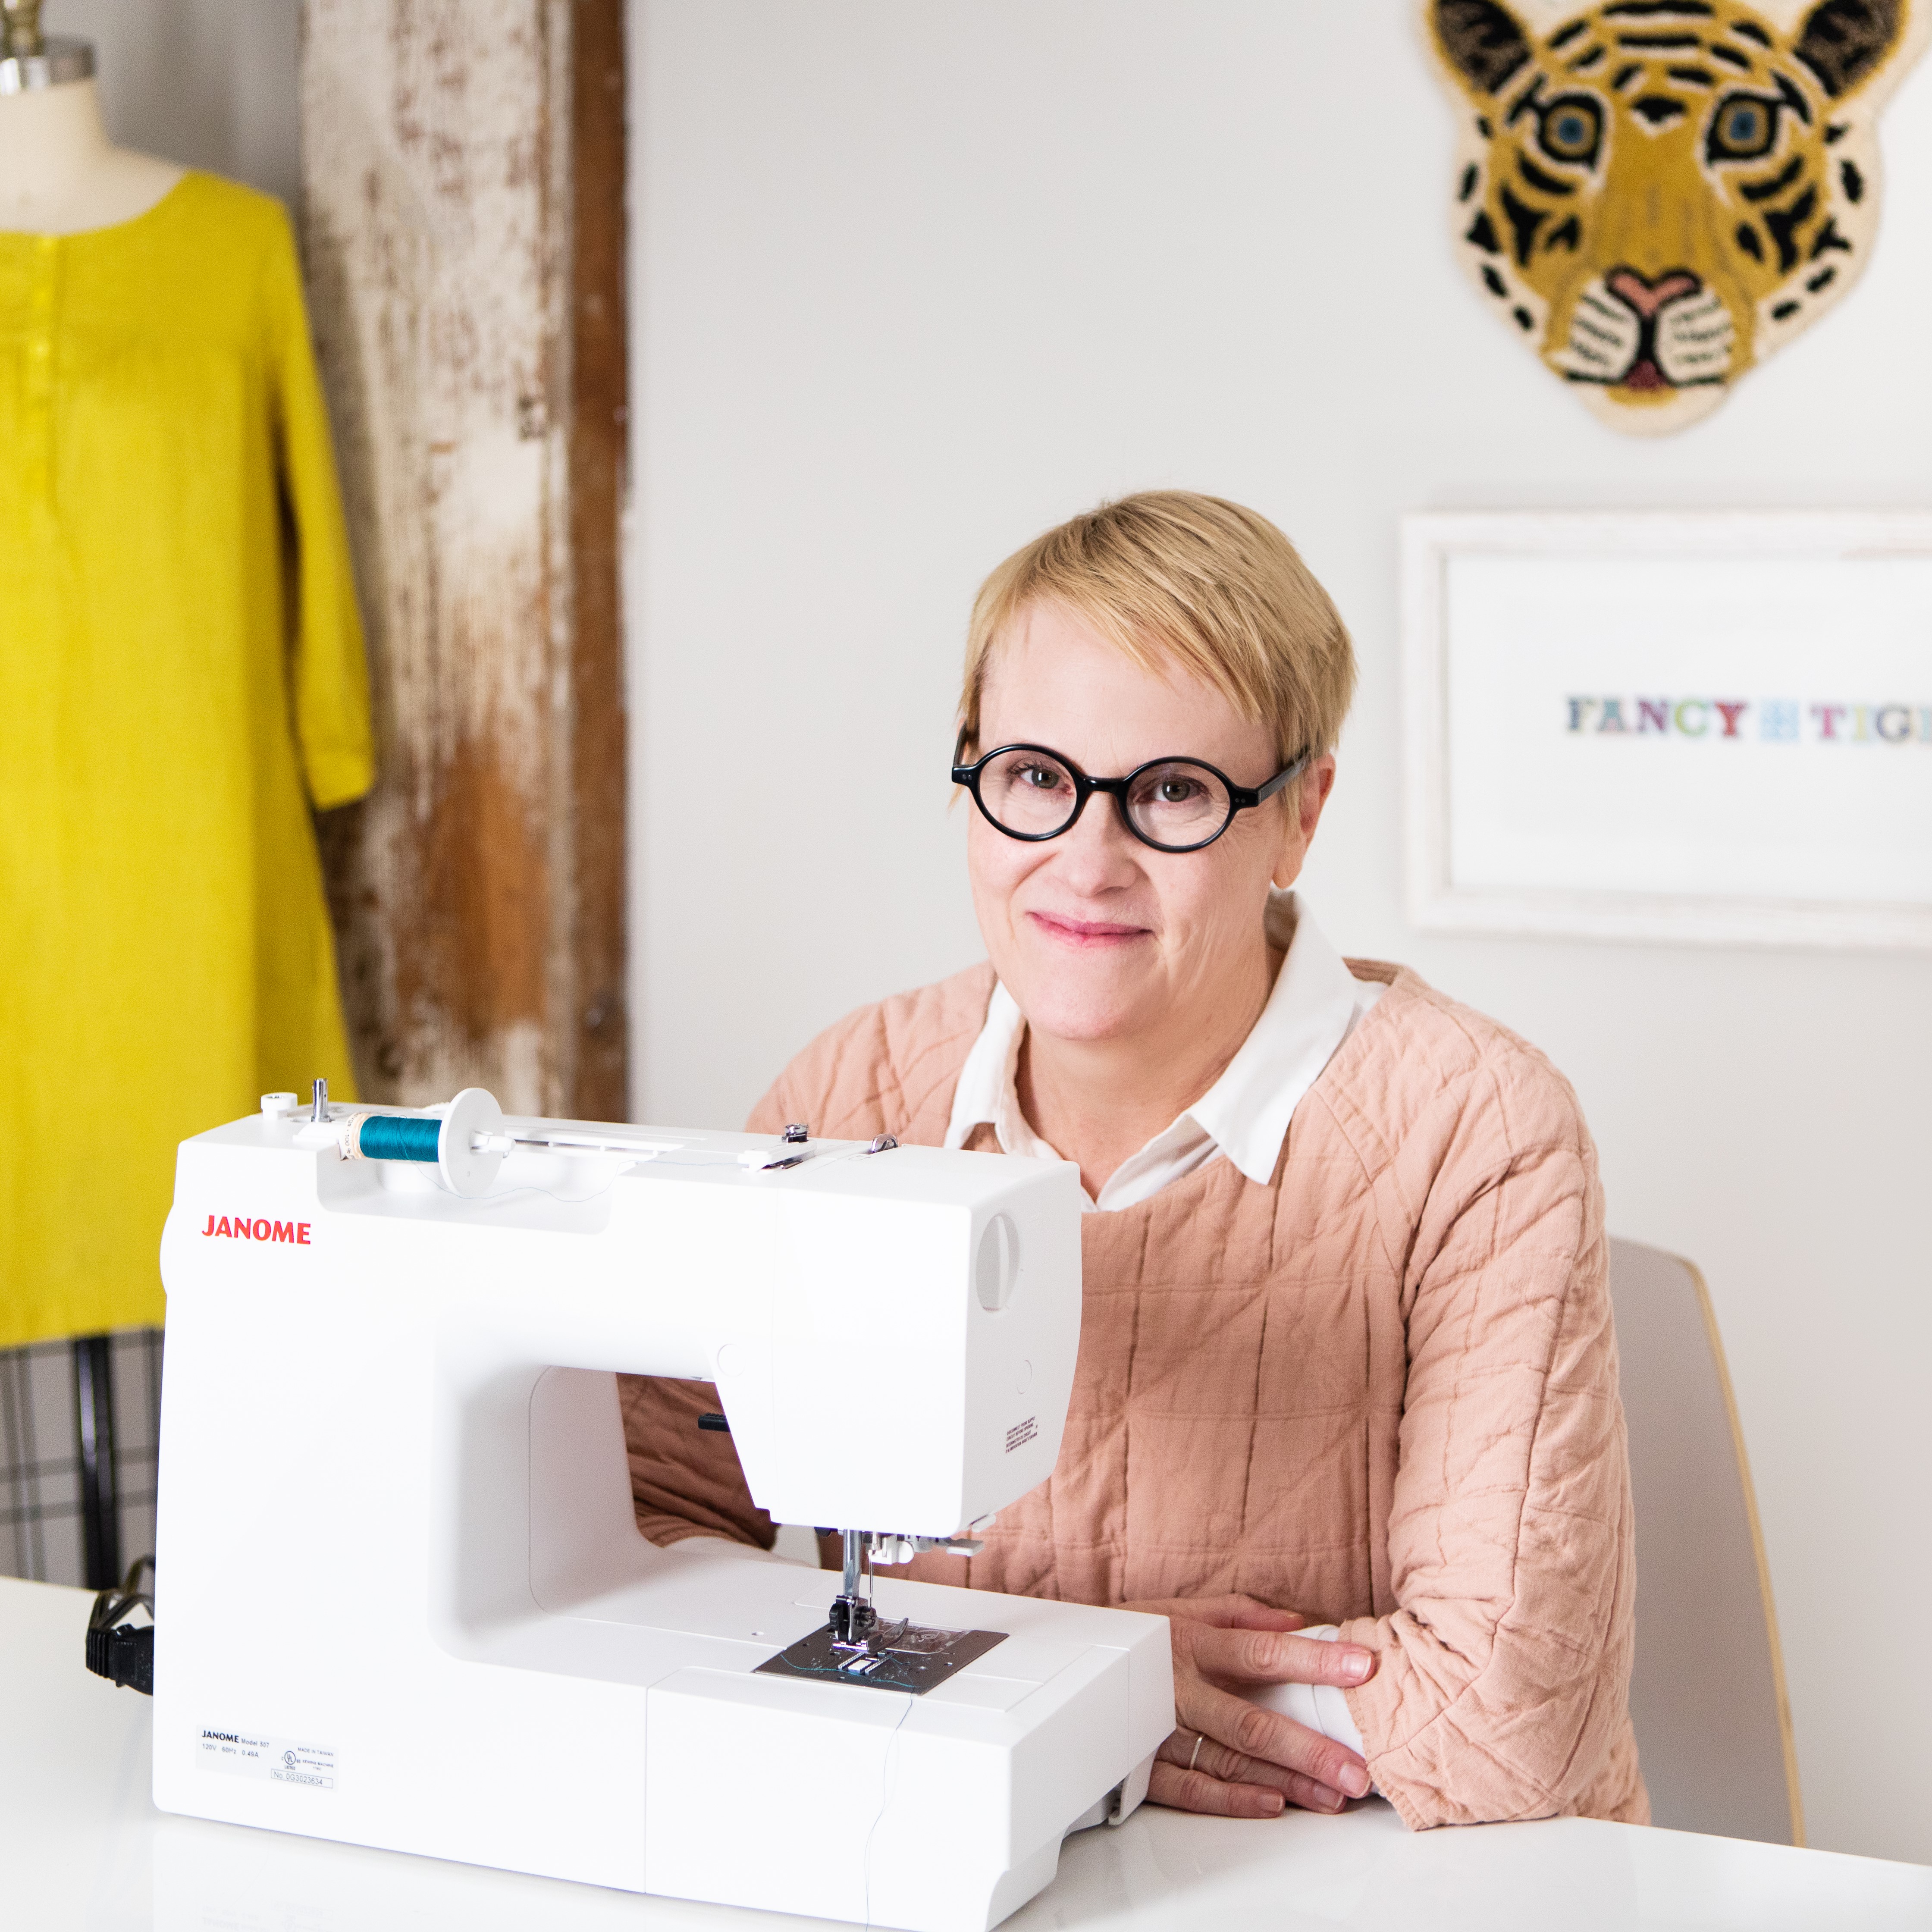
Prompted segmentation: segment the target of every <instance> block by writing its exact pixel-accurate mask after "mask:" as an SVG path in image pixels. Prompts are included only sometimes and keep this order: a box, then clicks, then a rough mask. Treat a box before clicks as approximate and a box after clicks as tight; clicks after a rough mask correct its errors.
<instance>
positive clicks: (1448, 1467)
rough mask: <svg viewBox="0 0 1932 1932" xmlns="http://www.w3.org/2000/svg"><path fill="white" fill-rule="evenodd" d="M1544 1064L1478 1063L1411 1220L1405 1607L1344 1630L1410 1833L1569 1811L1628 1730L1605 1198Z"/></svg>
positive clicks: (1631, 1570)
mask: <svg viewBox="0 0 1932 1932" xmlns="http://www.w3.org/2000/svg"><path fill="white" fill-rule="evenodd" d="M1538 1074H1539V1076H1540V1077H1535V1078H1530V1079H1516V1080H1512V1079H1510V1078H1509V1077H1508V1076H1502V1077H1495V1076H1490V1075H1484V1076H1479V1078H1478V1087H1479V1089H1480V1090H1481V1091H1478V1093H1476V1094H1475V1095H1474V1096H1473V1097H1465V1098H1464V1099H1463V1101H1462V1103H1460V1106H1459V1107H1458V1109H1457V1113H1458V1116H1459V1118H1458V1120H1457V1124H1456V1126H1455V1127H1454V1130H1453V1132H1452V1133H1451V1136H1450V1139H1449V1148H1448V1154H1447V1155H1446V1157H1445V1159H1444V1160H1443V1161H1442V1164H1441V1166H1440V1168H1439V1170H1438V1172H1436V1173H1435V1174H1434V1175H1433V1176H1432V1177H1431V1178H1430V1184H1429V1186H1428V1187H1427V1193H1426V1195H1425V1196H1424V1200H1423V1205H1422V1208H1421V1213H1420V1214H1419V1215H1418V1214H1415V1211H1414V1209H1413V1207H1412V1208H1410V1209H1409V1211H1408V1213H1407V1214H1405V1215H1404V1216H1403V1219H1404V1220H1406V1224H1407V1226H1408V1227H1409V1229H1410V1230H1412V1235H1413V1246H1412V1248H1411V1250H1410V1254H1411V1256H1412V1259H1411V1262H1410V1264H1409V1282H1408V1286H1409V1291H1410V1293H1411V1295H1412V1301H1411V1304H1410V1310H1409V1319H1408V1324H1407V1327H1408V1345H1409V1375H1408V1384H1407V1391H1406V1400H1405V1404H1404V1411H1403V1421H1402V1426H1401V1437H1400V1443H1401V1448H1400V1469H1399V1472H1398V1474H1397V1478H1396V1482H1395V1491H1394V1507H1393V1509H1392V1511H1391V1517H1390V1529H1389V1561H1390V1587H1391V1593H1392V1595H1394V1599H1395V1602H1396V1604H1397V1608H1396V1609H1395V1610H1394V1612H1393V1613H1391V1614H1390V1615H1388V1616H1383V1617H1379V1618H1366V1617H1363V1618H1356V1619H1352V1620H1350V1621H1349V1622H1347V1623H1345V1624H1344V1625H1343V1626H1342V1632H1341V1634H1342V1636H1343V1638H1344V1639H1345V1640H1347V1641H1349V1642H1351V1643H1361V1644H1366V1645H1367V1646H1369V1647H1370V1648H1371V1649H1374V1650H1376V1652H1379V1655H1380V1661H1379V1666H1378V1668H1377V1671H1376V1675H1375V1676H1373V1678H1371V1679H1370V1681H1369V1682H1367V1684H1365V1685H1361V1687H1360V1688H1357V1689H1355V1690H1352V1691H1349V1693H1348V1700H1349V1708H1350V1710H1351V1712H1352V1715H1354V1717H1355V1721H1356V1723H1357V1724H1358V1727H1360V1729H1361V1733H1362V1735H1363V1737H1364V1740H1365V1742H1366V1745H1367V1750H1366V1756H1367V1759H1368V1763H1369V1769H1370V1774H1371V1775H1372V1776H1373V1778H1374V1779H1375V1781H1376V1785H1377V1786H1378V1787H1379V1788H1380V1790H1382V1793H1384V1795H1385V1796H1387V1797H1388V1798H1389V1799H1391V1802H1393V1803H1394V1805H1395V1806H1396V1808H1397V1810H1398V1811H1400V1813H1401V1814H1402V1815H1403V1818H1404V1819H1405V1820H1406V1821H1407V1823H1409V1825H1410V1826H1412V1828H1417V1829H1420V1828H1421V1827H1424V1826H1433V1825H1444V1824H1472V1823H1482V1822H1486V1821H1493V1820H1503V1819H1514V1818H1535V1817H1550V1816H1553V1815H1556V1814H1564V1813H1567V1812H1571V1811H1575V1810H1576V1809H1577V1806H1578V1805H1579V1802H1580V1801H1581V1800H1582V1799H1583V1796H1584V1793H1586V1790H1588V1789H1589V1787H1590V1786H1591V1785H1592V1784H1593V1782H1594V1781H1595V1780H1596V1779H1597V1778H1598V1776H1599V1775H1600V1774H1601V1773H1602V1772H1604V1770H1605V1769H1606V1766H1607V1764H1608V1763H1609V1762H1610V1758H1611V1756H1612V1754H1613V1751H1616V1749H1617V1748H1619V1745H1620V1740H1622V1737H1623V1735H1624V1714H1625V1710H1626V1709H1627V1697H1628V1688H1629V1682H1630V1670H1631V1654H1632V1649H1633V1643H1634V1635H1633V1613H1634V1592H1635V1585H1636V1574H1635V1558H1634V1549H1633V1528H1634V1526H1633V1518H1632V1513H1631V1493H1630V1472H1629V1464H1628V1456H1627V1453H1626V1449H1625V1436H1624V1422H1623V1411H1622V1404H1621V1403H1620V1402H1619V1398H1618V1394H1617V1355H1616V1340H1615V1337H1614V1334H1613V1330H1612V1326H1611V1319H1610V1293H1609V1283H1608V1273H1609V1252H1608V1248H1607V1243H1606V1241H1605V1238H1604V1214H1603V1196H1602V1190H1601V1187H1599V1185H1598V1178H1597V1163H1596V1153H1595V1148H1594V1147H1593V1146H1592V1144H1591V1142H1590V1140H1589V1135H1588V1133H1587V1132H1586V1130H1585V1129H1584V1127H1583V1122H1582V1121H1581V1119H1580V1117H1579V1115H1578V1114H1577V1109H1576V1105H1575V1102H1574V1098H1573V1097H1571V1095H1570V1094H1569V1091H1568V1088H1567V1087H1566V1086H1565V1085H1564V1084H1563V1082H1562V1081H1561V1080H1560V1079H1559V1077H1558V1076H1556V1074H1555V1073H1553V1071H1551V1070H1549V1069H1548V1068H1547V1066H1541V1064H1540V1063H1539V1068H1538ZM1390 1185H1391V1190H1392V1191H1394V1192H1402V1191H1404V1190H1403V1187H1402V1184H1401V1183H1400V1181H1394V1182H1391V1184H1390ZM1406 1191H1407V1192H1408V1194H1409V1201H1410V1202H1412V1203H1413V1202H1414V1201H1415V1198H1416V1190H1415V1189H1414V1188H1413V1187H1411V1188H1409V1190H1406ZM1387 1225H1388V1223H1386V1222H1385V1226H1387Z"/></svg>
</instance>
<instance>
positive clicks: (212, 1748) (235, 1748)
mask: <svg viewBox="0 0 1932 1932" xmlns="http://www.w3.org/2000/svg"><path fill="white" fill-rule="evenodd" d="M195 1761H196V1763H197V1764H199V1766H200V1767H201V1769H202V1770H203V1771H214V1772H223V1773H225V1774H226V1775H227V1776H229V1777H230V1778H266V1779H268V1780H269V1781H271V1782H272V1783H274V1784H299V1785H305V1786H307V1787H308V1788H309V1789H310V1790H312V1791H333V1790H335V1751H334V1749H333V1748H332V1747H331V1746H329V1745H311V1744H303V1743H301V1742H298V1741H297V1740H296V1739H294V1738H266V1737H260V1736H254V1735H252V1734H251V1733H248V1732H247V1731H224V1730H214V1729H210V1730H204V1731H203V1732H202V1734H201V1736H200V1737H199V1739H197V1740H196V1754H195Z"/></svg>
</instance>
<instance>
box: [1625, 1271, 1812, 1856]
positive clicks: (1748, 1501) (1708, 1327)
mask: <svg viewBox="0 0 1932 1932" xmlns="http://www.w3.org/2000/svg"><path fill="white" fill-rule="evenodd" d="M1658 1252H1659V1253H1667V1254H1668V1253H1670V1250H1667V1249H1661V1250H1658ZM1670 1259H1672V1260H1673V1261H1674V1262H1679V1263H1681V1264H1682V1266H1683V1267H1684V1268H1685V1271H1686V1272H1688V1274H1689V1275H1690V1277H1691V1286H1693V1287H1694V1289H1696V1291H1697V1307H1698V1310H1699V1312H1700V1313H1701V1314H1702V1315H1703V1318H1704V1333H1705V1335H1706V1337H1707V1338H1708V1339H1709V1342H1710V1344H1711V1359H1712V1361H1714V1362H1715V1364H1717V1368H1718V1388H1720V1389H1721V1391H1723V1394H1724V1415H1725V1418H1726V1419H1727V1421H1729V1422H1730V1425H1731V1445H1732V1447H1733V1449H1734V1450H1735V1451H1736V1453H1737V1459H1738V1479H1739V1482H1740V1483H1741V1484H1742V1485H1743V1488H1744V1496H1745V1518H1746V1520H1747V1521H1748V1523H1750V1525H1751V1554H1752V1556H1754V1558H1755V1559H1757V1581H1758V1595H1759V1596H1760V1598H1761V1599H1762V1600H1763V1604H1764V1628H1765V1636H1766V1640H1768V1642H1769V1644H1770V1646H1771V1676H1772V1685H1773V1687H1774V1688H1775V1691H1776V1692H1777V1697H1778V1739H1779V1742H1781V1744H1782V1745H1783V1746H1784V1794H1785V1798H1786V1800H1787V1803H1788V1804H1789V1805H1790V1810H1791V1842H1792V1843H1793V1844H1794V1845H1797V1846H1802V1845H1803V1844H1804V1843H1805V1798H1804V1793H1803V1792H1802V1790H1801V1789H1800V1787H1799V1782H1798V1743H1797V1739H1796V1736H1795V1735H1794V1734H1793V1730H1792V1727H1791V1697H1790V1691H1788V1690H1787V1688H1786V1685H1785V1679H1784V1646H1783V1645H1782V1644H1781V1643H1780V1642H1779V1640H1778V1601H1777V1599H1776V1598H1775V1597H1774V1596H1773V1595H1772V1589H1771V1563H1770V1560H1769V1558H1768V1557H1767V1556H1766V1554H1765V1547H1764V1526H1763V1523H1762V1522H1761V1521H1760V1520H1759V1517H1758V1512H1757V1485H1756V1484H1754V1482H1753V1481H1752V1480H1751V1455H1750V1452H1749V1451H1748V1450H1747V1449H1746V1448H1745V1433H1744V1427H1743V1425H1742V1423H1741V1422H1740V1421H1739V1417H1738V1400H1737V1395H1736V1391H1734V1390H1733V1388H1732V1387H1731V1369H1730V1363H1729V1362H1728V1361H1727V1360H1726V1358H1725V1355H1724V1337H1723V1335H1722V1334H1721V1333H1720V1332H1719V1331H1718V1312H1717V1310H1716V1308H1715V1307H1714V1306H1713V1305H1712V1301H1711V1290H1710V1288H1709V1285H1708V1284H1707V1283H1706V1281H1705V1280H1704V1271H1703V1269H1702V1268H1700V1267H1699V1266H1698V1265H1697V1263H1696V1262H1694V1261H1692V1260H1691V1259H1688V1257H1687V1256H1683V1255H1679V1254H1671V1255H1670Z"/></svg>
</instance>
